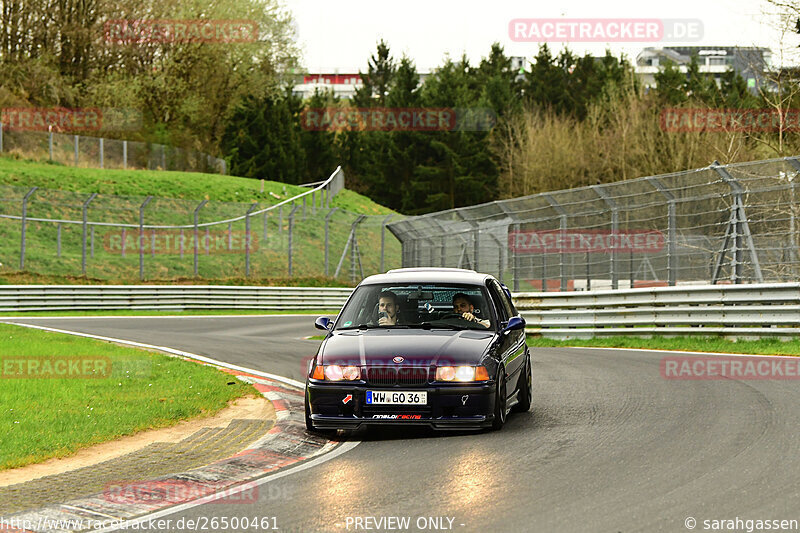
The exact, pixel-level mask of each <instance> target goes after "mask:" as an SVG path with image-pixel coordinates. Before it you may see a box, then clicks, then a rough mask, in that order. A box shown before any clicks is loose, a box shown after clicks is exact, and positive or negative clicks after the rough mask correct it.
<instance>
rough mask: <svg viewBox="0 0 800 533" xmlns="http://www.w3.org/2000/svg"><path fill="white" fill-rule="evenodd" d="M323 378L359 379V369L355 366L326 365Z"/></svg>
mask: <svg viewBox="0 0 800 533" xmlns="http://www.w3.org/2000/svg"><path fill="white" fill-rule="evenodd" d="M325 379H326V380H328V381H342V380H345V381H356V380H359V379H361V370H360V369H359V368H358V367H357V366H345V367H342V366H339V365H326V366H325Z"/></svg>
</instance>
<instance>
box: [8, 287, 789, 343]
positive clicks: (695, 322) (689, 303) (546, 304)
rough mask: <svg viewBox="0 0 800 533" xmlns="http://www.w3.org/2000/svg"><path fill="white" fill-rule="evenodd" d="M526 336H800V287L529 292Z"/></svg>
mask: <svg viewBox="0 0 800 533" xmlns="http://www.w3.org/2000/svg"><path fill="white" fill-rule="evenodd" d="M352 290H353V289H350V288H325V287H230V286H219V285H185V286H173V285H103V286H98V285H0V311H3V312H25V311H65V310H70V311H73V310H87V311H88V310H102V309H106V310H126V309H128V310H133V309H161V310H175V311H180V310H183V309H264V310H291V309H320V310H323V309H324V310H334V309H339V308H341V307H342V305H344V303H345V301H346V300H347V298H348V296H350V293H351V292H352ZM513 296H514V302H515V304H516V306H517V308H518V309H519V310H520V312H521V313H522V316H524V317H525V320H526V322H527V327H526V332H527V333H528V334H533V335H541V336H544V337H548V338H556V339H575V338H591V337H600V336H612V335H626V336H648V335H665V336H668V335H673V336H674V335H725V336H736V337H754V338H755V337H767V336H773V337H774V336H786V337H788V336H796V335H800V283H775V284H753V285H727V286H726V285H699V286H677V287H653V288H646V289H628V290H604V291H577V292H544V293H542V292H525V293H515V294H514V295H513Z"/></svg>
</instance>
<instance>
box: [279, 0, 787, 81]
mask: <svg viewBox="0 0 800 533" xmlns="http://www.w3.org/2000/svg"><path fill="white" fill-rule="evenodd" d="M794 1H797V3H798V4H800V0H794ZM283 5H284V6H285V7H286V8H287V9H288V10H289V11H290V12H291V13H292V14H293V16H294V18H295V20H296V35H297V38H298V44H299V45H300V48H301V50H302V64H303V66H304V67H305V68H306V69H307V70H308V71H309V72H314V73H319V72H340V73H351V72H352V73H355V72H358V71H359V70H361V71H365V70H366V68H367V66H366V65H367V60H368V58H369V56H370V55H372V54H374V52H375V47H376V44H377V42H378V41H379V40H380V39H381V38H383V39H385V40H386V41H387V42H388V43H389V46H390V47H391V50H392V55H393V56H395V57H400V56H401V55H402V54H403V53H405V54H406V55H408V56H409V57H410V58H411V59H413V60H414V62H415V63H416V65H417V70H418V71H420V72H428V71H430V70H432V69H434V68H435V67H437V66H439V65H441V64H442V62H443V61H444V58H445V57H446V56H447V55H449V56H450V57H451V58H453V59H458V58H460V57H461V55H462V54H464V53H466V55H467V57H468V58H469V59H470V61H471V62H472V63H473V64H476V63H478V62H479V61H480V59H481V58H482V57H485V56H486V55H487V54H488V53H489V50H490V47H491V45H492V43H493V42H495V41H497V42H499V43H500V44H501V45H503V47H504V48H505V51H506V54H507V55H509V56H526V57H532V56H534V55H535V54H536V52H537V51H538V48H539V43H537V42H514V41H512V39H511V38H510V36H509V22H510V21H511V20H512V19H518V18H524V19H598V18H603V19H610V18H614V19H682V20H687V19H693V20H695V21H697V20H699V21H700V23H701V24H702V35H701V36H700V38H699V39H692V40H687V41H675V42H615V43H603V42H570V43H566V44H567V45H568V46H569V48H570V50H572V51H573V52H577V53H579V54H581V55H582V54H584V53H590V54H592V55H603V54H604V53H605V50H606V48H609V49H610V50H611V51H612V52H613V53H614V54H615V55H619V54H620V53H625V54H626V55H627V56H628V57H629V58H630V59H631V60H635V58H636V55H637V54H638V53H639V52H640V51H641V50H642V49H643V48H645V47H648V46H680V45H692V46H708V47H715V46H716V47H718V46H764V47H768V48H771V49H772V52H773V64H776V65H780V64H783V65H798V64H800V56H798V51H800V49H798V45H799V44H800V36H797V35H791V34H788V35H784V37H783V38H782V37H781V31H780V29H779V27H780V22H779V21H780V18H779V17H778V16H777V15H776V14H775V12H776V8H774V7H772V6H771V4H769V3H768V2H767V0H666V1H665V0H662V1H659V2H648V1H632V0H628V1H624V0H606V1H598V0H551V1H543V0H525V1H522V0H489V1H479V0H403V1H397V0H283ZM549 46H550V47H551V49H555V50H556V51H558V50H561V49H562V48H563V47H564V43H561V42H551V43H549ZM781 50H783V53H781Z"/></svg>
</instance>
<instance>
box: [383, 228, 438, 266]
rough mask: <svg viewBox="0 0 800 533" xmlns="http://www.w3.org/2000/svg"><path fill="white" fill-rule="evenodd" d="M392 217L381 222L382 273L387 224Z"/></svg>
mask: <svg viewBox="0 0 800 533" xmlns="http://www.w3.org/2000/svg"><path fill="white" fill-rule="evenodd" d="M392 216H393V215H389V216H387V217H386V218H384V219H383V222H381V268H380V272H381V273H383V257H384V251H385V249H386V224H388V223H389V220H391V218H392ZM442 266H444V265H442Z"/></svg>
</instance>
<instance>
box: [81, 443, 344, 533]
mask: <svg viewBox="0 0 800 533" xmlns="http://www.w3.org/2000/svg"><path fill="white" fill-rule="evenodd" d="M358 444H359V441H348V442H345V443H343V444H341V445H339V446H338V447H337V448H336V449H334V450H333V451H332V452H328V453H326V454H325V455H322V456H320V457H316V458H314V459H311V460H310V461H307V462H303V463H300V465H298V466H296V467H294V468H291V467H290V468H288V469H287V470H281V471H279V472H276V473H275V474H271V475H267V476H265V477H262V478H259V479H256V480H253V481H246V482H245V483H244V487H242V488H241V490H246V489H250V488H252V487H253V486H254V485H255V486H258V485H263V484H265V483H269V482H270V481H275V480H276V479H280V478H282V477H285V476H288V475H291V474H294V473H295V472H300V471H302V470H307V469H309V468H312V467H315V466H317V465H319V464H322V463H324V462H326V461H329V460H331V459H335V458H336V457H338V456H339V455H341V454H343V453H345V452H349V451H350V450H352V449H353V448H355V447H356V446H358ZM234 490H236V487H234V488H233V489H229V491H228V492H225V491H223V494H211V495H209V496H204V497H203V498H200V499H198V500H195V501H192V502H187V503H183V504H181V505H176V506H174V507H168V508H166V509H162V510H160V511H156V512H155V513H151V514H148V515H144V516H140V517H138V518H133V519H130V520H125V519H122V520H120V523H119V524H116V525H111V526H109V527H106V528H104V529H95V530H93V533H105V532H109V531H118V530H120V529H129V528H130V527H131V526H133V525H135V524H141V523H142V522H148V521H150V520H156V519H158V518H161V517H162V516H167V515H171V514H175V513H178V512H181V511H185V510H187V509H191V508H193V507H197V506H199V505H203V504H205V503H213V502H214V501H216V500H218V499H219V498H221V497H224V496H226V495H229V494H235V493H234V492H231V491H234Z"/></svg>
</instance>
